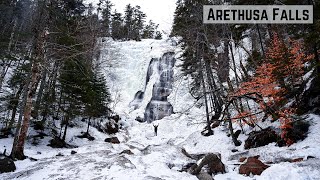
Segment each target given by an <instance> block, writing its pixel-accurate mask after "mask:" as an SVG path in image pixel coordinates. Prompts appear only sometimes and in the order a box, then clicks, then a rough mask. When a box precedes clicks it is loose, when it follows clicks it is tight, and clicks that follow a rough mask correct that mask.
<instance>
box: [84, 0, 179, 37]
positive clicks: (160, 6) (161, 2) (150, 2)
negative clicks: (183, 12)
mask: <svg viewBox="0 0 320 180" xmlns="http://www.w3.org/2000/svg"><path fill="white" fill-rule="evenodd" d="M85 1H86V2H92V3H93V4H94V5H96V4H97V2H99V0H85ZM111 2H112V3H113V4H114V5H115V6H114V7H113V10H114V9H117V11H118V12H121V13H123V12H124V9H125V6H126V5H127V4H129V3H130V4H131V5H133V6H136V5H139V6H141V10H142V11H143V12H144V13H146V15H147V21H149V20H150V19H152V21H153V22H155V23H157V24H159V29H160V30H164V31H166V32H167V33H170V31H171V26H172V22H173V14H174V11H175V8H176V0H111Z"/></svg>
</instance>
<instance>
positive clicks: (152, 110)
mask: <svg viewBox="0 0 320 180" xmlns="http://www.w3.org/2000/svg"><path fill="white" fill-rule="evenodd" d="M175 62H176V59H175V58H174V53H173V52H167V53H165V54H164V55H163V56H162V57H161V58H159V59H157V58H152V59H151V61H150V63H149V67H148V72H147V77H146V84H145V88H144V91H145V90H146V87H147V85H148V83H149V80H150V78H151V76H152V75H153V74H155V73H157V74H158V76H159V79H158V82H156V83H155V84H154V85H153V89H152V98H151V100H150V102H149V103H148V105H147V107H146V109H145V113H144V118H143V120H144V121H147V122H148V123H151V122H152V121H155V120H159V119H162V118H164V117H165V116H169V115H171V114H172V113H173V107H172V105H171V104H170V103H169V102H168V101H167V97H168V96H169V95H170V94H171V92H172V83H173V67H174V65H175ZM144 91H138V92H137V93H136V94H135V97H134V100H133V101H131V102H130V104H129V106H130V107H134V109H137V108H139V107H140V104H141V102H142V100H143V98H144Z"/></svg>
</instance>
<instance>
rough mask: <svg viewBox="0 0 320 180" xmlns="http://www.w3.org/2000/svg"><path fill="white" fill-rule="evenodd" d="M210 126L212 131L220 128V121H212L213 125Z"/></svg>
mask: <svg viewBox="0 0 320 180" xmlns="http://www.w3.org/2000/svg"><path fill="white" fill-rule="evenodd" d="M210 126H211V128H212V129H214V128H216V127H218V126H220V121H214V122H213V123H211V125H210Z"/></svg>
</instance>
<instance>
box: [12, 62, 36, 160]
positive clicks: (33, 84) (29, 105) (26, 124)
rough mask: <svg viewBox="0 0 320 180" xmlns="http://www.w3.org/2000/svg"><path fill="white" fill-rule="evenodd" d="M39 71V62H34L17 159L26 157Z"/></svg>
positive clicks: (16, 150) (15, 152)
mask: <svg viewBox="0 0 320 180" xmlns="http://www.w3.org/2000/svg"><path fill="white" fill-rule="evenodd" d="M39 71H40V66H39V62H34V63H33V65H32V76H31V82H30V83H29V85H28V93H27V99H26V105H25V108H24V113H23V121H22V126H21V130H20V134H19V138H18V143H17V147H16V149H15V151H14V152H13V153H14V157H16V158H17V159H25V155H24V152H23V150H24V143H25V140H26V137H27V133H28V129H29V124H30V118H31V110H32V97H33V95H34V93H35V91H36V89H37V86H36V85H37V84H38V81H39V77H40V75H39Z"/></svg>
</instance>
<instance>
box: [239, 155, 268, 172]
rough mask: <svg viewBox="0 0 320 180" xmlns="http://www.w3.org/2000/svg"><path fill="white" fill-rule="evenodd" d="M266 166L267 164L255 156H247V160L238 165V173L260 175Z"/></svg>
mask: <svg viewBox="0 0 320 180" xmlns="http://www.w3.org/2000/svg"><path fill="white" fill-rule="evenodd" d="M268 167H269V166H268V165H265V164H263V163H262V162H261V161H260V160H259V159H257V157H248V159H247V161H246V162H245V163H244V164H241V165H240V168H239V173H240V174H245V175H247V176H249V175H250V174H253V175H260V174H261V173H262V172H263V171H264V170H265V169H267V168H268Z"/></svg>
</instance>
